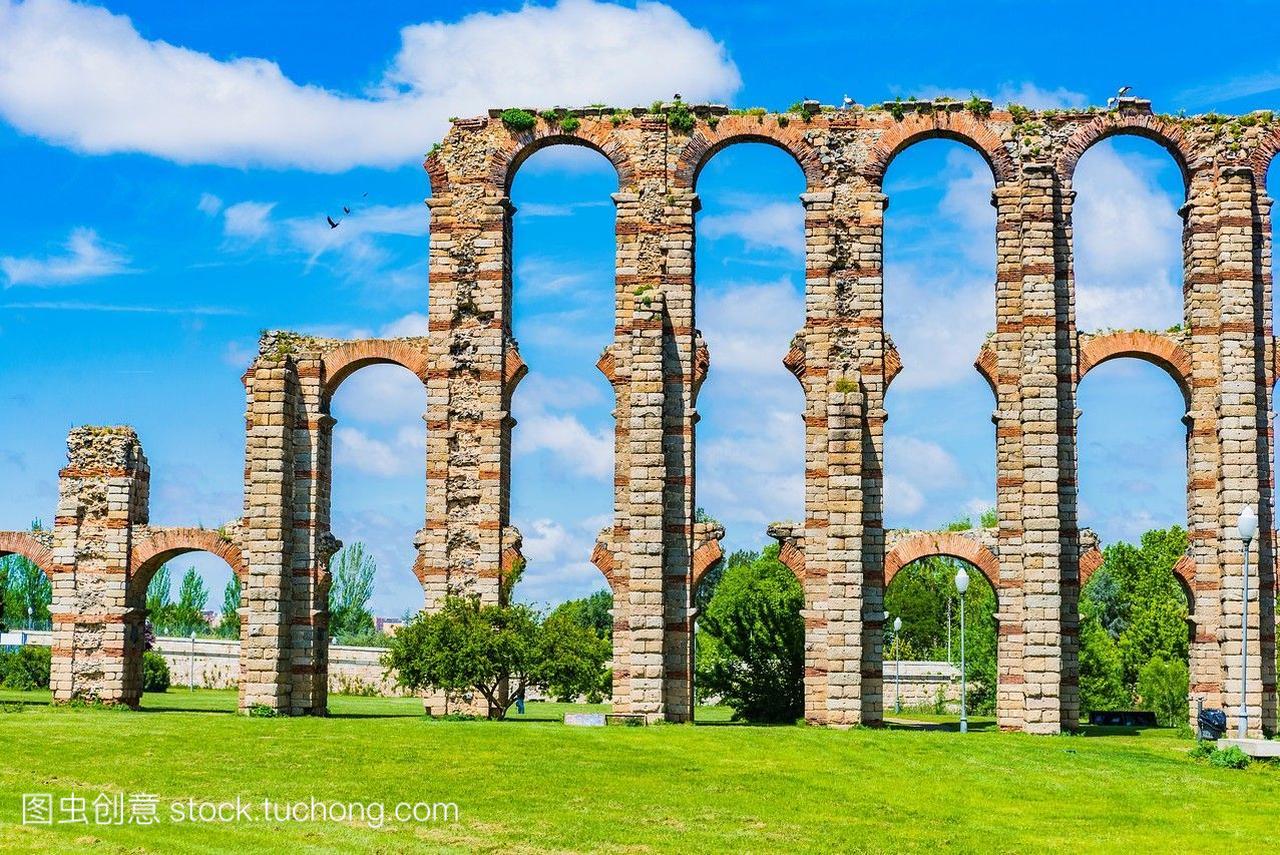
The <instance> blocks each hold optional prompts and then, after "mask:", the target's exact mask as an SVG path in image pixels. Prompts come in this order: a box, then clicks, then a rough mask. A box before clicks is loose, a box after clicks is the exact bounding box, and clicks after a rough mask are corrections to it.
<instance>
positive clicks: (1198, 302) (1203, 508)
mask: <svg viewBox="0 0 1280 855" xmlns="http://www.w3.org/2000/svg"><path fill="white" fill-rule="evenodd" d="M1215 183H1216V182H1215V176H1214V175H1213V170H1212V169H1211V168H1210V169H1201V170H1199V171H1197V172H1196V173H1194V174H1193V175H1192V176H1191V180H1190V186H1189V189H1188V193H1187V203H1186V204H1185V205H1184V206H1183V207H1182V209H1181V213H1182V215H1183V218H1184V220H1185V221H1186V225H1185V226H1184V229H1183V252H1182V255H1183V259H1182V262H1183V292H1184V305H1183V311H1184V318H1185V321H1184V322H1185V324H1186V328H1187V339H1186V341H1187V347H1188V349H1189V351H1190V354H1191V406H1190V408H1189V410H1188V412H1187V555H1188V556H1189V557H1190V558H1191V560H1192V561H1193V562H1194V563H1195V584H1194V585H1193V586H1192V596H1193V598H1194V602H1192V603H1191V604H1190V611H1191V614H1192V616H1193V617H1194V619H1195V634H1194V635H1193V636H1192V638H1191V644H1190V651H1189V657H1188V659H1189V662H1188V665H1189V671H1190V690H1189V694H1190V701H1189V713H1188V714H1189V715H1193V714H1194V710H1195V708H1196V702H1197V701H1201V702H1203V704H1204V706H1206V707H1209V708H1216V709H1221V708H1223V707H1224V704H1225V697H1224V695H1223V677H1224V673H1225V671H1224V668H1225V666H1226V662H1225V659H1224V657H1223V649H1224V648H1223V644H1222V632H1223V610H1222V608H1223V602H1222V566H1221V565H1220V564H1219V552H1220V550H1221V549H1222V543H1221V541H1222V527H1221V520H1222V510H1221V504H1222V495H1221V472H1222V470H1221V460H1220V456H1219V448H1218V434H1219V403H1220V385H1221V381H1222V366H1221V364H1220V361H1219V358H1218V354H1219V350H1220V345H1219V339H1220V330H1219V314H1220V302H1219V293H1218V272H1217V268H1218V237H1217V231H1218V225H1217V224H1218V202H1217V190H1216V188H1215V186H1214V185H1215ZM1236 614H1237V615H1239V612H1237V613H1236Z"/></svg>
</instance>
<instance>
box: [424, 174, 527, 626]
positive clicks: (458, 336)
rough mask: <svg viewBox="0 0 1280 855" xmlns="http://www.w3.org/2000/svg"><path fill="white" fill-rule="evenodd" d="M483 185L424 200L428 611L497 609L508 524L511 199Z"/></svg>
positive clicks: (512, 344)
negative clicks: (475, 601)
mask: <svg viewBox="0 0 1280 855" xmlns="http://www.w3.org/2000/svg"><path fill="white" fill-rule="evenodd" d="M500 192H501V188H497V187H494V186H492V185H491V184H490V183H489V182H487V181H477V182H476V183H473V184H466V185H451V186H450V189H449V190H448V191H447V192H443V193H441V194H440V195H438V196H435V197H433V198H432V199H430V200H429V202H428V204H429V206H430V208H431V257H430V284H431V288H430V301H429V327H430V338H429V342H428V347H429V352H430V355H431V364H432V366H433V371H432V373H431V376H430V377H429V379H428V381H427V514H426V525H425V526H424V528H423V530H422V532H421V533H420V535H419V538H418V544H419V569H420V571H421V573H422V579H423V586H424V588H425V592H426V607H427V608H428V609H432V608H436V607H437V606H438V605H439V603H440V601H441V600H442V599H443V597H444V596H445V595H446V594H447V593H466V594H476V595H479V596H480V597H481V599H482V600H484V601H485V602H497V601H498V598H499V590H500V575H501V572H502V571H501V568H502V558H501V556H502V552H503V537H504V530H505V529H506V528H507V524H508V496H509V493H508V485H509V483H510V477H511V473H510V453H509V449H510V438H511V429H512V426H513V425H514V421H513V420H512V418H511V413H510V400H509V399H510V389H509V388H508V387H507V384H505V383H504V382H503V377H504V368H505V365H506V362H507V355H508V351H513V350H514V349H515V342H514V340H513V339H512V337H511V217H512V213H513V211H514V209H513V208H512V206H511V204H510V201H509V200H508V199H507V198H506V197H505V196H502V195H498V194H499V193H500Z"/></svg>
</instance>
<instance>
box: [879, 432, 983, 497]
mask: <svg viewBox="0 0 1280 855" xmlns="http://www.w3.org/2000/svg"><path fill="white" fill-rule="evenodd" d="M884 458H885V468H886V472H887V474H889V475H893V476H895V477H898V478H901V479H903V480H905V481H909V482H910V483H912V484H927V485H928V490H929V491H936V490H945V489H948V488H950V487H955V486H958V485H960V484H963V483H964V475H963V474H962V473H961V472H960V466H959V464H958V463H956V460H955V458H954V457H952V456H951V455H950V454H949V453H948V452H947V451H946V450H945V449H943V447H942V446H940V445H938V444H937V443H935V442H929V441H928V440H923V439H918V438H916V437H913V436H892V435H890V436H887V437H885V450H884Z"/></svg>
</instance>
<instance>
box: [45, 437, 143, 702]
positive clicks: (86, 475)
mask: <svg viewBox="0 0 1280 855" xmlns="http://www.w3.org/2000/svg"><path fill="white" fill-rule="evenodd" d="M149 483H150V470H149V468H148V466H147V458H146V456H145V455H144V454H143V453H142V445H141V444H140V443H139V442H138V437H137V434H135V433H134V431H133V429H132V428H127V427H79V428H74V429H73V430H72V431H71V433H70V434H69V435H68V437H67V466H66V468H64V469H63V470H62V471H61V472H59V473H58V511H57V514H56V516H55V517H54V530H53V554H54V561H55V563H56V564H57V565H58V567H59V572H58V573H56V574H55V575H54V584H55V585H57V586H58V590H56V591H55V592H54V597H55V602H56V603H57V604H58V607H59V609H65V610H66V612H65V613H59V614H55V615H54V616H53V621H54V625H55V627H56V629H55V632H54V639H53V649H52V651H51V655H52V661H51V673H52V676H51V680H50V682H51V684H52V688H53V697H54V700H55V701H69V700H72V699H86V700H95V701H101V702H104V703H118V704H127V705H128V706H131V707H136V706H137V705H138V700H139V698H140V697H141V694H142V651H143V646H144V641H145V639H144V633H143V621H144V619H145V617H146V612H145V609H137V608H133V607H131V605H130V603H129V602H128V597H127V593H128V586H129V572H130V562H131V559H132V550H133V534H134V528H135V527H136V526H145V525H146V524H147V522H148V520H147V503H148V498H149V496H148V494H149Z"/></svg>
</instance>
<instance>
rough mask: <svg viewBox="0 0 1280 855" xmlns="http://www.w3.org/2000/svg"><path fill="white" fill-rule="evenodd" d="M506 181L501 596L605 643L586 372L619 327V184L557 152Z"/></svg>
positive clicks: (595, 154) (602, 410)
mask: <svg viewBox="0 0 1280 855" xmlns="http://www.w3.org/2000/svg"><path fill="white" fill-rule="evenodd" d="M567 141H568V140H555V141H554V142H557V143H558V142H567ZM516 170H518V171H516ZM512 173H514V174H513V175H512V176H511V183H510V197H511V202H512V206H513V207H514V209H515V213H514V215H513V217H512V226H511V234H512V237H511V265H512V284H511V292H510V295H509V297H510V300H511V323H512V332H513V334H514V336H515V339H516V341H517V342H518V343H519V350H520V357H521V359H522V360H523V361H524V363H525V364H526V365H528V366H529V373H528V376H526V377H525V378H524V379H523V380H522V381H520V385H519V386H518V387H517V388H516V390H515V392H514V394H513V396H512V401H511V410H512V415H513V416H514V419H515V423H516V426H515V428H514V430H513V431H512V433H511V456H512V463H511V481H510V501H511V520H512V523H513V524H514V525H515V526H516V527H517V528H518V529H519V530H520V532H521V534H522V536H523V544H522V546H521V550H520V551H521V554H522V556H523V557H524V559H525V569H524V571H523V573H522V575H521V577H520V582H519V584H518V585H517V586H516V588H515V589H514V592H513V595H514V597H515V598H516V599H517V600H519V601H521V602H526V603H531V604H535V605H537V606H540V607H554V610H558V611H560V612H562V613H564V614H566V615H570V616H572V618H573V619H574V620H576V621H578V622H579V623H582V624H583V625H584V626H586V627H588V628H589V629H591V630H592V631H594V632H596V633H597V634H599V635H600V636H601V637H603V638H607V639H608V640H609V643H610V645H612V644H613V640H614V637H615V636H614V623H615V619H616V618H617V616H618V608H619V607H620V606H621V605H622V602H621V600H620V597H619V592H618V591H617V590H616V588H614V587H611V586H610V585H609V584H607V583H606V580H605V579H604V578H602V576H601V573H600V571H599V570H597V568H596V567H595V566H593V564H592V554H593V549H594V547H595V544H596V542H597V535H598V534H599V533H600V531H601V530H602V529H606V528H609V527H611V526H612V525H613V521H614V514H613V510H614V499H615V496H614V479H615V464H614V445H615V434H614V430H615V422H614V419H613V416H612V410H613V408H614V404H615V398H614V390H613V388H612V387H611V385H610V382H609V379H608V378H607V377H605V375H604V374H602V373H601V371H600V370H599V369H598V368H597V367H596V364H597V362H598V361H599V360H600V357H601V354H602V352H603V351H604V350H605V348H606V347H608V346H609V345H610V344H611V343H612V342H613V340H614V325H615V322H618V323H620V322H621V320H622V319H621V318H616V312H615V301H617V300H618V299H619V297H620V294H619V289H620V288H621V287H622V286H621V285H619V284H617V283H616V282H615V274H614V269H615V257H616V253H617V240H616V237H615V220H616V214H615V207H614V203H613V200H612V195H613V194H615V193H617V192H618V190H619V189H620V188H619V175H618V172H617V170H616V169H615V167H614V165H613V164H612V163H611V162H610V161H609V159H608V158H607V157H605V156H604V154H602V153H601V152H600V151H598V150H596V149H594V148H592V147H588V146H585V145H560V144H549V145H546V146H544V147H542V148H540V149H538V150H537V151H534V152H533V153H532V154H531V155H529V156H528V157H522V159H521V160H520V162H519V164H517V165H516V166H513V167H512ZM615 658H616V650H615ZM610 681H611V676H610V675H609V674H604V675H602V678H601V686H600V687H599V689H598V690H597V691H595V692H588V693H586V694H584V695H582V696H581V697H580V698H578V700H582V701H587V702H594V703H608V702H609V701H610V699H611V696H612V684H611V682H610ZM549 700H551V701H555V700H557V699H556V698H550V699H549ZM525 714H526V715H533V716H537V715H539V714H540V713H539V712H538V710H537V708H536V707H533V708H530V709H528V710H527V711H526V713H525Z"/></svg>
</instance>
